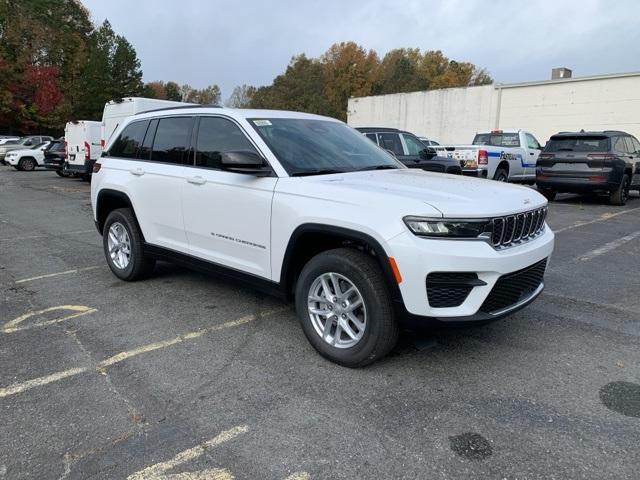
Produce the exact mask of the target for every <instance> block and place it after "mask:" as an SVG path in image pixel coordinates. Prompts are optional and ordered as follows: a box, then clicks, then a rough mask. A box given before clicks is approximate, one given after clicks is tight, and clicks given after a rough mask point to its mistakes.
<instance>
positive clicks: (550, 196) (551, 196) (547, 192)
mask: <svg viewBox="0 0 640 480" xmlns="http://www.w3.org/2000/svg"><path fill="white" fill-rule="evenodd" d="M538 192H540V194H542V195H543V196H544V198H546V199H547V200H549V201H550V202H553V201H554V200H555V199H556V195H557V194H558V192H554V191H553V190H551V189H549V188H540V187H538Z"/></svg>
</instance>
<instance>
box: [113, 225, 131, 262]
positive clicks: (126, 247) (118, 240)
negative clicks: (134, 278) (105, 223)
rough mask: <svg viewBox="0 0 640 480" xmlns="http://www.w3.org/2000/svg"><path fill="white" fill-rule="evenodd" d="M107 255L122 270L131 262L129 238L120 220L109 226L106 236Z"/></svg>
mask: <svg viewBox="0 0 640 480" xmlns="http://www.w3.org/2000/svg"><path fill="white" fill-rule="evenodd" d="M107 247H108V248H109V256H110V257H111V261H112V262H113V264H114V265H115V266H116V267H117V268H119V269H120V270H124V269H125V268H127V267H128V266H129V263H130V262H131V240H130V239H129V233H128V232H127V229H126V228H125V227H124V225H122V224H121V223H120V222H114V223H112V224H111V226H110V227H109V233H108V238H107Z"/></svg>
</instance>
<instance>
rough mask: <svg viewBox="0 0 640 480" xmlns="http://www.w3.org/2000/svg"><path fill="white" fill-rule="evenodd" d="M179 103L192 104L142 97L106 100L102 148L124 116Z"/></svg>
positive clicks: (178, 104) (182, 103)
mask: <svg viewBox="0 0 640 480" xmlns="http://www.w3.org/2000/svg"><path fill="white" fill-rule="evenodd" d="M180 105H184V106H187V105H193V104H191V103H184V102H174V101H171V100H158V99H155V98H142V97H127V98H122V99H119V100H111V101H110V102H107V103H106V105H105V106H104V111H103V112H102V140H101V142H102V148H104V146H105V145H106V144H107V143H108V142H109V139H110V138H111V135H112V134H113V132H115V130H116V128H118V126H119V125H120V123H122V121H123V120H124V119H125V118H127V117H130V116H131V115H135V114H137V113H142V112H148V111H150V110H158V109H160V108H171V107H176V106H180Z"/></svg>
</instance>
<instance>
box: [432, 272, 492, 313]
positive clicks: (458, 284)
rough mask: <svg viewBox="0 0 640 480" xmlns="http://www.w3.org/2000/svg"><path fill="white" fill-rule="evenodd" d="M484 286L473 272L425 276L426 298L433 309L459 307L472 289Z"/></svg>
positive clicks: (440, 273)
mask: <svg viewBox="0 0 640 480" xmlns="http://www.w3.org/2000/svg"><path fill="white" fill-rule="evenodd" d="M479 285H486V284H485V282H483V281H482V280H479V279H478V275H476V274H475V273H473V272H434V273H430V274H429V275H427V298H428V300H429V305H430V306H431V307H433V308H451V307H459V306H460V305H462V303H463V302H464V301H465V300H466V299H467V297H468V296H469V293H470V292H471V290H472V289H473V287H476V286H479Z"/></svg>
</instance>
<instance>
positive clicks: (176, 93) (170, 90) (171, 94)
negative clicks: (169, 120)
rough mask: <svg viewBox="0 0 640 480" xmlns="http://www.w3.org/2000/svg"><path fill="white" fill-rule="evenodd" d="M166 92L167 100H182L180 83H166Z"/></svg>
mask: <svg viewBox="0 0 640 480" xmlns="http://www.w3.org/2000/svg"><path fill="white" fill-rule="evenodd" d="M165 94H166V96H167V100H172V101H174V102H180V101H182V93H181V91H180V85H178V84H177V83H176V82H167V84H166V85H165Z"/></svg>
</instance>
